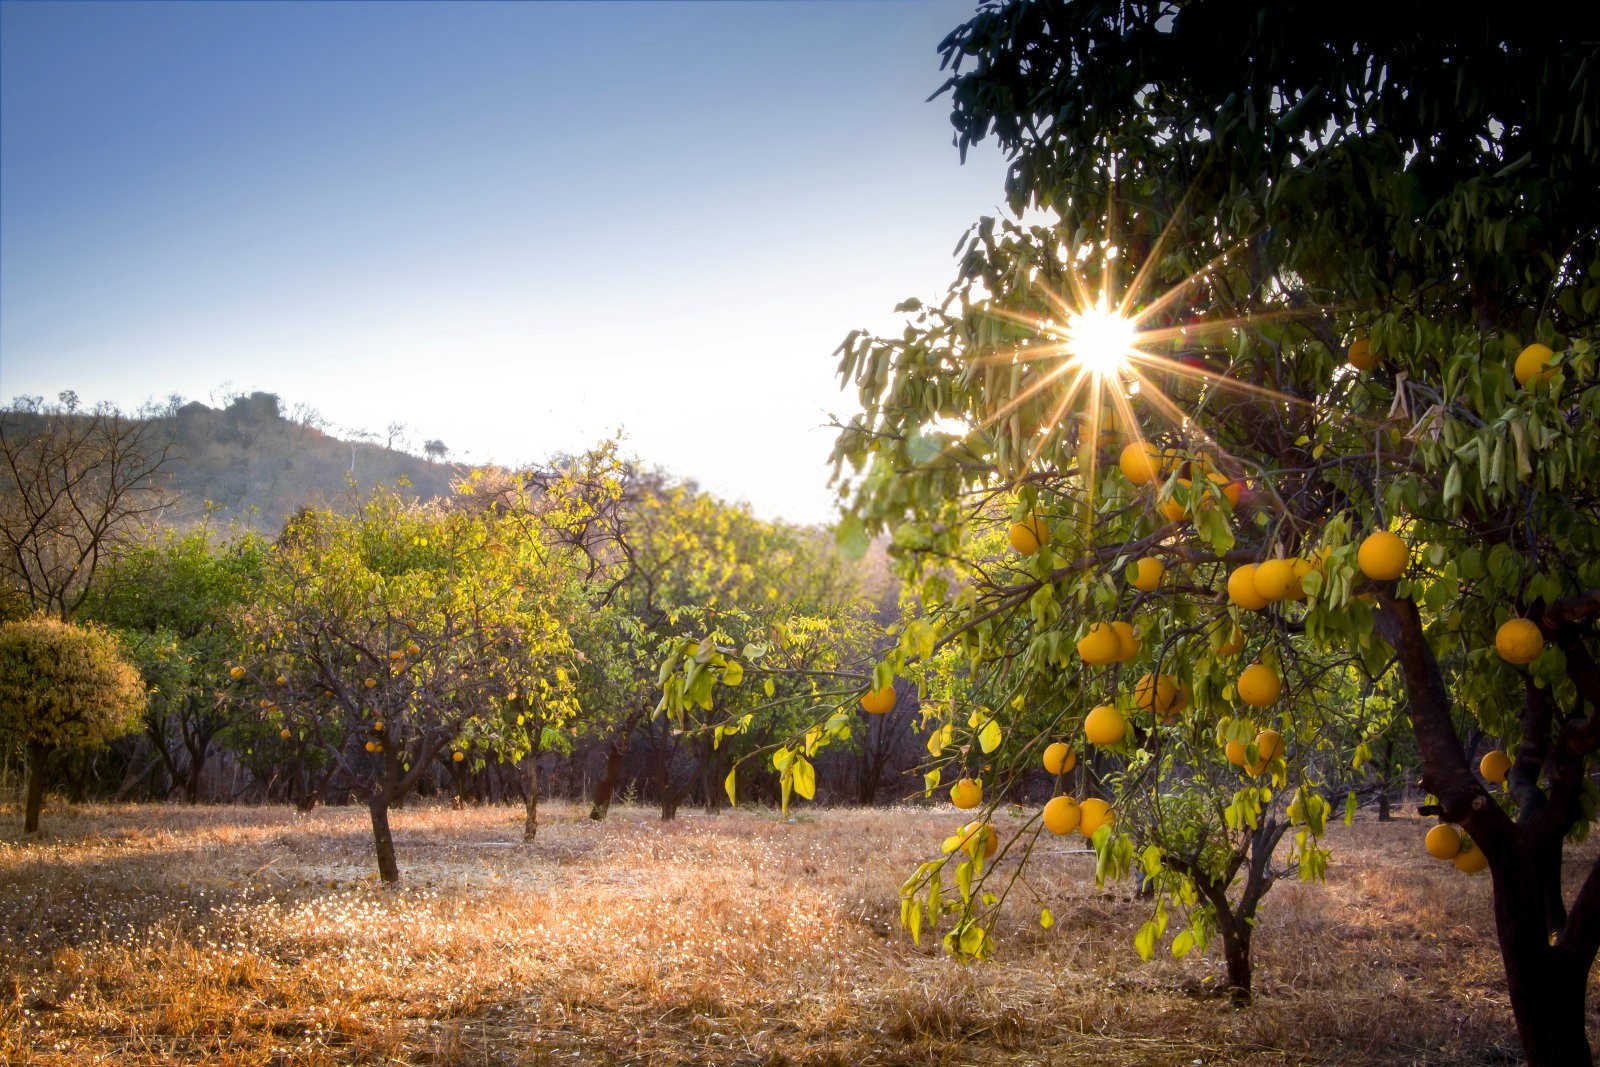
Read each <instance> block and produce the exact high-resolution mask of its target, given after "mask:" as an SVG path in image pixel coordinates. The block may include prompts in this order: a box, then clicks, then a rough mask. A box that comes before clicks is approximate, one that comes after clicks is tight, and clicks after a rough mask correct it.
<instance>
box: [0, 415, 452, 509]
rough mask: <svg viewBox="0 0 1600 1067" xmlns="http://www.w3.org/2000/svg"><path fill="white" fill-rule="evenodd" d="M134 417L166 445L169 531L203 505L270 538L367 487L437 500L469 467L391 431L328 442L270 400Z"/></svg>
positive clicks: (12, 418)
mask: <svg viewBox="0 0 1600 1067" xmlns="http://www.w3.org/2000/svg"><path fill="white" fill-rule="evenodd" d="M64 395H66V394H64ZM23 399H24V401H25V400H27V399H28V398H23ZM73 399H74V400H75V399H76V397H74V398H73ZM40 417H41V416H39V415H38V414H36V413H34V412H32V411H30V410H29V409H28V406H27V405H26V403H19V404H18V405H15V406H13V407H10V408H8V409H7V410H5V411H4V412H3V413H0V418H4V419H5V421H6V428H7V431H8V432H13V431H14V430H20V431H22V432H23V433H26V432H27V428H28V423H29V421H30V420H32V419H38V418H40ZM133 417H134V418H137V419H140V420H142V421H148V422H151V423H153V424H155V426H156V428H157V429H158V430H160V431H161V434H160V436H161V437H162V438H163V439H165V440H170V441H171V442H172V446H173V448H172V458H171V460H170V461H169V462H168V463H167V464H166V466H165V467H164V469H163V470H164V475H165V479H166V482H167V486H166V487H167V488H168V489H169V490H171V491H172V493H173V494H174V496H175V500H174V502H173V506H172V508H171V509H170V510H169V511H167V512H166V513H165V514H164V515H163V520H164V521H165V522H167V523H168V524H170V525H174V526H187V525H189V524H191V523H194V522H196V521H198V520H199V519H201V518H202V517H204V516H205V514H206V511H207V509H208V507H209V508H210V509H211V513H212V522H213V523H222V524H227V523H229V522H234V521H236V522H238V523H239V525H241V526H244V527H248V528H250V529H253V530H257V531H260V532H262V533H265V534H269V535H271V534H276V533H277V532H278V531H279V530H281V529H282V528H283V523H284V520H285V519H287V518H288V517H289V516H290V515H292V514H293V513H294V512H295V511H297V510H299V509H300V508H303V507H318V506H327V507H333V508H336V509H340V510H343V509H345V508H348V507H350V506H351V505H352V504H353V503H354V502H355V500H357V499H358V498H359V497H360V496H361V495H363V494H364V493H365V492H366V491H368V490H370V489H371V488H372V487H373V486H374V485H378V484H384V485H395V484H397V483H399V482H400V481H401V479H404V480H406V481H407V482H409V483H410V484H409V486H408V488H407V490H406V491H407V493H408V494H411V495H415V496H418V497H421V498H423V499H430V498H433V497H437V496H444V495H447V494H448V493H449V492H450V491H451V490H450V486H451V483H452V482H454V481H456V480H457V479H459V478H461V477H463V476H464V475H466V474H467V473H469V472H470V470H471V468H470V467H466V466H462V465H459V464H454V463H449V462H447V461H446V460H447V457H448V454H449V453H448V449H446V448H445V446H444V444H443V442H440V441H436V440H435V441H428V442H426V443H425V444H424V446H423V451H424V455H420V456H419V455H414V454H412V453H410V452H408V451H405V450H404V444H405V436H404V428H403V427H401V426H399V425H398V424H396V425H394V426H391V427H390V429H389V432H388V433H387V435H385V436H382V437H380V436H374V435H366V436H365V437H353V438H341V437H337V436H335V435H333V434H331V433H329V432H327V431H326V430H325V429H324V426H325V425H326V424H325V423H324V422H323V420H322V419H321V418H320V417H319V416H318V415H317V413H316V412H315V411H313V410H312V409H310V408H308V407H305V406H303V405H302V406H300V407H298V408H296V409H295V411H294V413H293V414H292V415H285V413H284V411H283V405H282V402H281V401H280V400H279V398H278V396H277V394H275V393H265V392H253V393H248V394H239V395H236V396H233V397H231V398H230V399H229V402H228V403H227V405H226V406H225V407H223V408H220V409H218V408H213V407H208V406H207V405H205V404H202V403H199V402H198V401H192V402H189V403H184V402H183V401H182V399H181V398H178V397H174V398H173V399H172V400H170V401H169V402H168V403H167V404H166V405H165V406H164V407H154V406H147V407H146V408H144V409H143V410H141V411H140V412H139V413H138V414H137V415H136V416H133ZM397 445H400V446H401V447H396V446H397ZM352 481H353V483H354V484H353V488H352Z"/></svg>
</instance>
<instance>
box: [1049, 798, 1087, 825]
mask: <svg viewBox="0 0 1600 1067" xmlns="http://www.w3.org/2000/svg"><path fill="white" fill-rule="evenodd" d="M1082 817H1083V813H1082V812H1080V811H1079V810H1078V802H1077V801H1076V800H1073V799H1072V798H1071V797H1052V798H1051V800H1050V802H1049V803H1048V804H1046V805H1045V806H1044V828H1045V829H1046V830H1049V831H1050V832H1051V833H1053V834H1070V833H1072V831H1074V830H1076V829H1077V828H1078V822H1079V820H1080V819H1081V818H1082Z"/></svg>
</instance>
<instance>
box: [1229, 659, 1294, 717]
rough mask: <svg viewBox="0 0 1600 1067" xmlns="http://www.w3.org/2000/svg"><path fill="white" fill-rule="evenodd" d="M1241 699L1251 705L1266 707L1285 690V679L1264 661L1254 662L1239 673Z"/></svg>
mask: <svg viewBox="0 0 1600 1067" xmlns="http://www.w3.org/2000/svg"><path fill="white" fill-rule="evenodd" d="M1237 688H1238V690H1239V699H1240V700H1242V701H1244V702H1245V703H1246V704H1249V705H1250V706H1251V707H1255V708H1264V707H1266V706H1267V705H1268V704H1270V703H1272V702H1273V701H1274V700H1277V699H1278V694H1279V693H1282V692H1283V680H1282V679H1280V678H1279V677H1278V672H1276V671H1274V670H1273V669H1272V668H1271V667H1268V666H1267V665H1266V664H1264V663H1252V664H1251V665H1250V666H1248V667H1246V668H1245V669H1244V673H1243V674H1241V675H1239V682H1238V686H1237Z"/></svg>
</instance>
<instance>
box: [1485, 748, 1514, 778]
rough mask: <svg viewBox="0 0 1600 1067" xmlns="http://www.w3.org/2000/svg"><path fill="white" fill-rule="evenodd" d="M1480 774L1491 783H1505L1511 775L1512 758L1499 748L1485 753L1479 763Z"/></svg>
mask: <svg viewBox="0 0 1600 1067" xmlns="http://www.w3.org/2000/svg"><path fill="white" fill-rule="evenodd" d="M1478 773H1479V774H1481V775H1483V776H1484V777H1485V778H1486V779H1488V780H1489V781H1491V782H1503V781H1505V780H1506V775H1507V774H1510V773H1511V757H1510V756H1508V755H1506V754H1505V753H1504V752H1502V751H1500V750H1499V749H1498V748H1496V749H1492V750H1490V751H1488V752H1485V753H1484V754H1483V759H1481V760H1479V761H1478Z"/></svg>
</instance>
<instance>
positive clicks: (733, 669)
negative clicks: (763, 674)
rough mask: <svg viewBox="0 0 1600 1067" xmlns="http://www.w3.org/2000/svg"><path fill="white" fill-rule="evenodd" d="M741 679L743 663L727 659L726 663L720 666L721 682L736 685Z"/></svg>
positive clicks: (742, 679) (742, 678)
mask: <svg viewBox="0 0 1600 1067" xmlns="http://www.w3.org/2000/svg"><path fill="white" fill-rule="evenodd" d="M742 681H744V664H742V663H740V662H739V661H738V660H736V659H731V660H729V661H728V665H727V666H726V667H724V668H722V684H723V685H738V684H739V683H740V682H742Z"/></svg>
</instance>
